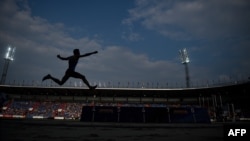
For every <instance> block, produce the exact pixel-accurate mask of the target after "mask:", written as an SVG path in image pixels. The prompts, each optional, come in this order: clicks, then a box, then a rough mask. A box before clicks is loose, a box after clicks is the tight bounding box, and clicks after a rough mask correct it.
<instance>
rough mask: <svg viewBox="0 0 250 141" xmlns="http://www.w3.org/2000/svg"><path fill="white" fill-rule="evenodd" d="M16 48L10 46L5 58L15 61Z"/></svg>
mask: <svg viewBox="0 0 250 141" xmlns="http://www.w3.org/2000/svg"><path fill="white" fill-rule="evenodd" d="M15 50H16V48H15V47H11V46H8V48H7V52H6V54H5V58H4V59H7V60H11V61H13V60H14V54H15Z"/></svg>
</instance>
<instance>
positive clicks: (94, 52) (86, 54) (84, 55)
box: [80, 51, 98, 57]
mask: <svg viewBox="0 0 250 141" xmlns="http://www.w3.org/2000/svg"><path fill="white" fill-rule="evenodd" d="M96 53H98V51H93V52H90V53H85V54H83V55H80V57H86V56H89V55H92V54H96Z"/></svg>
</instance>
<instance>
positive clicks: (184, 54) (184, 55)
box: [179, 48, 190, 64]
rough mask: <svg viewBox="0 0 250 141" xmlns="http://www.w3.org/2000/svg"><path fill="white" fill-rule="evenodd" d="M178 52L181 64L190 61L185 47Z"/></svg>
mask: <svg viewBox="0 0 250 141" xmlns="http://www.w3.org/2000/svg"><path fill="white" fill-rule="evenodd" d="M179 54H180V58H181V63H182V64H186V63H189V62H190V60H189V57H188V52H187V49H186V48H184V49H182V50H179Z"/></svg>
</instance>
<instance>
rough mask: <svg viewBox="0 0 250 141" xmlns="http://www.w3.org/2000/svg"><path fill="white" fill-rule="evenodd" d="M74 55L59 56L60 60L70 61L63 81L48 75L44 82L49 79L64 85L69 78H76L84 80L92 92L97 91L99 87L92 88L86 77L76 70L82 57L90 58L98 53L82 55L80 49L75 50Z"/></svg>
mask: <svg viewBox="0 0 250 141" xmlns="http://www.w3.org/2000/svg"><path fill="white" fill-rule="evenodd" d="M73 53H74V55H72V56H69V57H61V56H60V55H57V57H58V58H59V59H61V60H68V63H69V67H68V69H67V70H66V72H65V74H64V76H63V78H62V80H59V79H57V78H55V77H52V76H51V75H50V74H48V75H46V76H44V77H43V81H44V80H47V79H51V80H53V81H54V82H56V83H57V84H59V85H63V84H64V83H65V82H66V81H67V80H68V79H69V77H74V78H79V79H82V81H83V82H84V83H85V84H86V85H87V86H88V87H89V89H91V90H93V89H95V88H96V87H97V85H95V86H90V84H89V82H88V80H87V79H86V77H85V76H84V75H82V74H80V73H78V72H75V68H76V65H77V63H78V60H79V58H80V57H86V56H90V55H92V54H96V53H98V52H97V51H94V52H90V53H86V54H83V55H80V51H79V49H74V51H73Z"/></svg>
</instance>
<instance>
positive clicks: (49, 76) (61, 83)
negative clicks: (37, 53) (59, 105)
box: [43, 73, 69, 85]
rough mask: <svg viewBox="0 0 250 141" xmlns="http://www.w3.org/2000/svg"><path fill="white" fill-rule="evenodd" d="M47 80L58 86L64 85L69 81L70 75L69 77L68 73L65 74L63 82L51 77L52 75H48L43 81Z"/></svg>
mask: <svg viewBox="0 0 250 141" xmlns="http://www.w3.org/2000/svg"><path fill="white" fill-rule="evenodd" d="M47 79H51V80H53V81H54V82H56V83H57V84H58V85H63V84H64V83H65V82H66V81H67V80H68V79H69V75H67V73H65V75H64V76H63V78H62V80H61V81H60V80H59V79H57V78H55V77H53V76H51V75H50V74H48V75H46V76H44V77H43V81H44V80H47Z"/></svg>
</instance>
